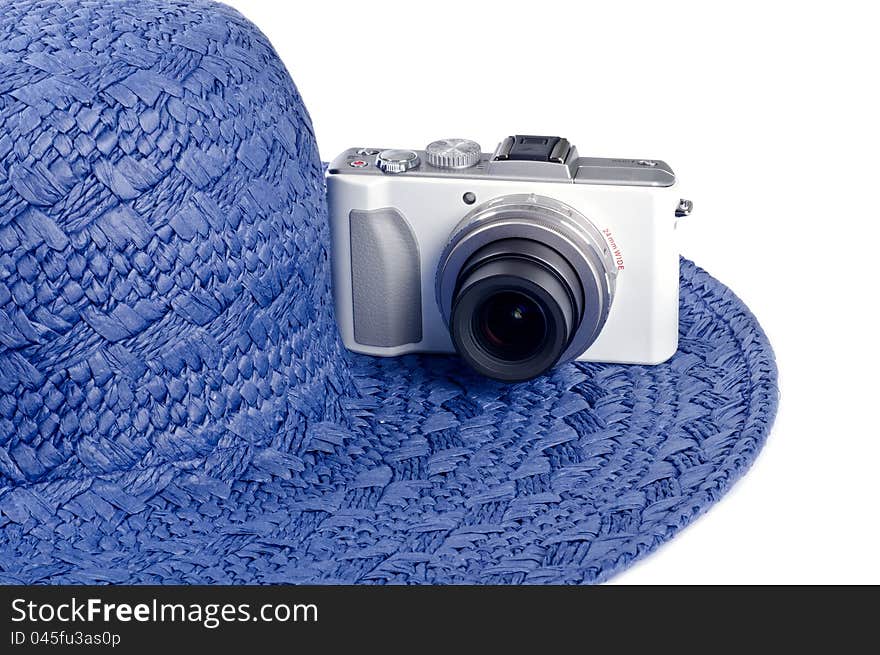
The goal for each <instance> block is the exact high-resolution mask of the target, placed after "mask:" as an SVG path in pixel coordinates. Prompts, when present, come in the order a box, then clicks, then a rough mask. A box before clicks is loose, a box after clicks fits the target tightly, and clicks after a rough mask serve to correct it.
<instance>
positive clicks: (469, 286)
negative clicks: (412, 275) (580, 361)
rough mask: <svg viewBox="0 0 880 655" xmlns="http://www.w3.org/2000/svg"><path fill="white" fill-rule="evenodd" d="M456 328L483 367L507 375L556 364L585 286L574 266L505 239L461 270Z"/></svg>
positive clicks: (515, 377) (528, 243)
mask: <svg viewBox="0 0 880 655" xmlns="http://www.w3.org/2000/svg"><path fill="white" fill-rule="evenodd" d="M456 286H457V288H456V291H455V295H454V299H453V303H452V313H451V320H450V331H451V334H452V339H453V342H454V343H455V347H456V349H457V350H458V352H459V354H460V355H461V356H462V357H463V358H464V359H465V361H466V362H467V363H468V364H469V365H470V366H471V367H472V368H474V369H475V370H476V371H478V372H479V373H482V374H483V375H486V376H488V377H491V378H495V379H498V380H505V381H521V380H528V379H531V378H533V377H536V376H538V375H541V374H542V373H544V372H546V371H547V370H548V369H550V368H552V367H553V366H554V365H555V364H556V363H557V362H558V361H559V359H560V357H561V355H562V353H563V352H565V350H566V348H567V347H568V345H569V344H570V342H571V338H572V336H573V334H574V333H575V331H576V330H577V327H578V324H579V323H580V320H581V318H582V315H583V306H584V292H583V289H582V287H581V284H580V281H579V279H578V275H577V274H576V272H575V271H574V269H573V268H572V267H571V265H570V264H569V263H568V262H567V261H566V260H565V258H564V257H562V256H561V255H560V254H559V253H558V252H556V251H555V250H554V249H553V248H550V247H548V246H546V245H544V244H542V243H538V242H537V241H532V240H529V239H516V238H513V239H501V240H499V241H495V242H492V243H489V244H488V245H486V246H484V247H482V248H481V249H479V250H478V251H477V252H475V253H474V254H473V255H472V256H471V257H470V258H469V259H468V260H467V262H466V263H465V265H464V266H463V267H462V268H461V271H460V273H459V276H458V283H457V285H456Z"/></svg>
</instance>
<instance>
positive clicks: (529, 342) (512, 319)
mask: <svg viewBox="0 0 880 655" xmlns="http://www.w3.org/2000/svg"><path fill="white" fill-rule="evenodd" d="M473 327H474V336H476V338H477V341H478V342H479V344H480V346H481V347H483V348H484V349H485V350H486V352H488V353H489V354H490V355H492V356H493V357H497V358H498V359H501V360H505V361H508V362H517V361H522V360H525V359H528V358H529V357H531V356H533V355H534V354H535V353H536V352H537V351H538V350H539V349H540V348H541V346H542V345H543V344H544V342H545V340H546V338H547V318H546V316H545V315H544V312H543V310H542V309H541V306H540V305H539V304H538V303H537V302H535V301H534V300H533V299H531V298H529V297H528V296H527V295H525V294H523V293H520V292H517V291H499V292H498V293H495V294H493V295H491V296H489V297H488V298H487V299H486V300H485V301H484V302H483V304H482V306H481V307H479V308H478V309H477V311H476V312H475V313H474V326H473Z"/></svg>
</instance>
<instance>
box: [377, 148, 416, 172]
mask: <svg viewBox="0 0 880 655" xmlns="http://www.w3.org/2000/svg"><path fill="white" fill-rule="evenodd" d="M418 165H419V155H418V154H417V153H416V152H415V151H413V150H383V151H382V152H380V153H379V155H378V156H377V157H376V166H377V167H378V168H379V170H380V171H382V172H383V173H405V172H406V171H408V170H410V169H411V168H415V167H416V166H418Z"/></svg>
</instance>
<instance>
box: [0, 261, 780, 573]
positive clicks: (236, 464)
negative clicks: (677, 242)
mask: <svg viewBox="0 0 880 655" xmlns="http://www.w3.org/2000/svg"><path fill="white" fill-rule="evenodd" d="M329 342H334V343H335V339H330V340H329ZM329 342H328V343H329ZM334 348H335V350H334V353H335V355H334V358H333V359H332V360H327V361H325V362H324V363H323V364H322V367H324V368H325V369H326V368H327V367H329V368H336V369H339V370H340V371H341V370H344V371H345V375H344V376H342V377H344V378H345V380H346V383H345V384H342V383H339V382H329V381H330V380H333V379H341V378H340V376H339V375H336V376H325V377H324V378H321V376H319V375H317V373H316V377H315V379H323V380H324V384H323V385H321V384H316V385H315V386H314V387H313V388H311V389H309V390H308V391H307V390H306V388H305V387H301V388H300V389H299V390H298V391H297V392H296V394H295V397H291V399H290V402H291V403H294V404H296V403H302V404H307V403H310V402H317V403H324V404H325V406H327V407H331V408H332V409H331V410H330V411H328V412H325V413H324V415H323V416H322V417H321V420H317V421H300V422H298V423H296V424H293V425H288V426H286V427H285V428H284V429H281V430H279V433H278V434H277V435H274V437H269V438H268V441H267V442H266V443H265V444H263V445H262V446H260V447H258V446H257V445H256V443H257V442H258V441H259V435H256V436H254V437H253V439H252V442H251V443H249V444H238V445H228V448H227V449H226V451H225V452H222V453H218V452H215V453H213V454H212V455H211V457H214V458H215V459H218V458H219V459H222V458H225V461H223V462H222V463H221V462H219V461H218V462H216V466H215V467H214V468H213V469H211V468H210V467H207V468H206V467H201V468H198V470H197V469H196V467H192V470H190V471H189V472H188V471H187V470H186V468H187V467H186V466H184V465H180V466H179V467H178V469H179V470H178V471H177V475H176V477H175V478H174V481H169V479H168V478H167V476H163V475H159V474H155V473H154V474H152V477H150V475H146V476H145V474H144V473H143V472H142V471H140V472H138V471H128V472H124V473H120V474H119V475H118V476H117V479H115V480H114V488H122V487H124V488H127V489H132V490H133V493H132V495H131V496H130V497H128V498H122V497H119V498H115V499H114V498H112V497H110V498H108V497H107V495H106V494H102V493H101V491H100V490H101V489H102V488H103V489H106V488H109V487H108V476H101V477H100V478H99V477H97V476H96V477H95V478H94V479H93V480H91V481H85V480H82V479H81V478H80V479H76V480H63V479H59V480H54V481H52V482H48V483H41V484H35V485H32V486H30V487H16V488H14V489H7V490H6V493H5V494H4V495H3V499H2V501H3V502H2V505H3V507H2V509H3V510H4V514H3V515H0V516H2V518H0V521H2V523H5V525H3V526H2V527H0V535H2V545H0V571H2V572H0V580H2V581H3V582H6V583H34V582H49V583H207V584H212V583H231V584H239V583H250V584H253V583H328V584H334V583H377V584H382V583H450V584H457V583H475V584H484V583H485V584H499V583H500V584H505V583H514V584H516V583H594V582H600V581H603V580H605V579H607V578H608V577H609V576H611V575H612V574H614V573H615V572H617V571H619V570H621V569H622V568H624V567H626V566H627V565H628V564H630V563H632V562H633V561H635V560H636V559H638V558H640V557H642V556H644V555H646V554H647V553H649V552H651V551H652V550H653V549H655V548H656V547H657V546H659V545H660V544H662V543H663V542H665V541H667V540H669V539H670V538H671V537H672V536H674V535H675V534H676V533H677V532H678V531H679V530H680V529H681V528H683V527H684V526H686V525H687V524H688V523H690V522H691V521H692V520H693V519H694V518H695V517H697V516H698V515H699V514H701V513H702V512H704V511H705V510H706V509H707V508H708V507H709V506H711V505H712V504H713V503H714V502H715V501H717V500H718V499H719V498H720V497H721V496H722V495H723V494H724V493H725V491H727V490H728V489H729V488H730V486H731V484H732V483H733V482H734V481H735V480H736V479H737V478H739V477H740V475H742V473H743V472H744V471H745V470H746V469H747V468H748V467H749V466H750V464H751V463H752V461H753V460H754V458H755V457H756V455H757V453H758V451H759V450H760V448H761V446H762V444H763V443H764V441H765V439H766V437H767V433H768V431H769V429H770V426H771V424H772V421H773V418H774V416H775V411H776V404H777V386H776V368H775V363H774V358H773V352H772V349H771V348H770V345H769V343H768V341H767V338H766V337H765V335H764V333H763V331H762V330H761V328H760V326H759V325H758V323H757V322H756V320H755V318H754V316H752V314H751V313H750V312H749V310H748V309H747V308H746V307H745V306H744V305H743V303H742V302H741V301H740V300H739V299H738V298H737V297H736V296H735V295H734V294H733V293H732V292H731V291H730V290H729V289H727V288H726V287H725V286H723V285H722V284H720V283H719V282H717V281H716V280H715V279H713V278H712V277H711V276H709V275H708V274H707V273H706V272H704V271H703V270H701V269H700V268H698V267H696V266H695V265H694V264H692V263H691V262H689V261H686V260H683V261H682V266H681V319H680V345H679V350H678V352H677V353H676V354H675V355H674V356H673V357H672V359H671V360H669V361H668V362H666V363H664V364H661V365H658V366H624V365H613V364H588V363H574V364H568V365H565V366H561V367H558V368H557V369H555V370H554V371H552V373H551V374H549V375H547V376H544V377H541V378H539V379H536V380H533V381H530V382H525V383H520V384H504V383H500V382H494V381H492V380H488V379H485V378H482V377H480V376H478V375H476V374H474V373H472V372H470V371H469V370H468V369H467V368H466V367H464V366H462V364H461V362H460V361H459V360H458V359H457V358H455V357H441V356H410V357H404V358H371V357H366V356H355V355H351V354H348V353H345V352H343V351H341V350H339V349H338V348H336V347H335V346H334ZM334 385H335V386H339V387H343V388H341V389H336V388H334ZM340 391H341V392H340ZM316 394H318V395H321V394H323V396H322V397H321V398H316ZM330 396H333V398H330V401H329V402H328V397H330ZM212 470H213V473H210V474H209V473H207V471H212ZM102 485H103V487H102ZM90 487H91V490H90V491H88V492H87V493H83V492H82V491H81V490H82V489H89V488H90ZM65 490H67V491H68V492H69V493H65ZM65 499H66V500H65ZM15 507H17V508H18V509H14V508H15ZM10 508H13V509H12V510H11V511H10Z"/></svg>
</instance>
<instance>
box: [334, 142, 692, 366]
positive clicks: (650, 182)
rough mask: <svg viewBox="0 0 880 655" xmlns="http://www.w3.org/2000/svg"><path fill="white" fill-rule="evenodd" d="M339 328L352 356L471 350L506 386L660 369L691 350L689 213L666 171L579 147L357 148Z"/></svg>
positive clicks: (350, 159)
mask: <svg viewBox="0 0 880 655" xmlns="http://www.w3.org/2000/svg"><path fill="white" fill-rule="evenodd" d="M327 193H328V202H329V212H330V214H329V217H330V227H331V238H332V242H331V248H332V250H331V257H332V268H333V286H334V300H335V309H336V318H337V323H338V326H339V331H340V333H341V336H342V339H343V342H344V344H345V346H346V347H347V348H349V349H350V350H353V351H356V352H360V353H366V354H369V355H376V356H397V355H403V354H406V353H415V352H419V353H451V352H455V351H458V352H459V353H460V354H461V355H462V356H463V357H464V358H465V360H466V361H467V362H468V363H469V364H470V365H471V366H472V367H474V368H475V369H477V370H478V371H480V372H482V373H484V374H486V375H488V376H490V377H494V378H497V379H502V380H510V381H515V380H521V379H528V378H530V377H534V376H535V375H539V374H541V373H543V372H545V371H546V370H548V369H549V368H550V367H552V366H553V365H555V364H557V363H559V362H564V361H571V360H575V359H577V360H583V361H595V362H618V363H633V364H657V363H660V362H663V361H665V360H667V359H668V358H669V357H671V356H672V355H673V353H674V352H675V351H676V349H677V347H678V291H679V254H678V249H677V247H676V242H675V238H674V236H675V235H674V230H675V224H676V218H677V217H679V218H680V217H681V216H683V215H686V214H687V213H689V211H690V207H691V205H690V203H689V201H685V200H680V198H679V192H678V185H677V184H676V179H675V175H674V173H673V172H672V170H671V169H670V167H669V166H668V165H667V164H666V163H664V162H662V161H658V160H634V159H601V158H590V157H580V156H579V155H578V153H577V150H576V148H575V147H574V146H573V145H571V144H570V143H569V142H568V141H567V140H566V139H563V138H559V137H547V136H524V135H516V136H512V137H507V138H506V139H505V140H504V141H502V142H501V143H500V144H499V146H498V148H497V149H496V150H495V152H493V153H484V152H481V149H480V147H479V146H478V145H477V144H476V143H474V142H472V141H465V140H461V139H444V140H440V141H436V142H433V143H431V144H429V146H427V148H426V149H425V150H393V149H392V150H385V149H380V148H350V149H348V150H346V151H345V152H343V153H342V154H340V155H339V156H338V157H337V158H336V159H335V160H334V161H333V162H332V163H331V165H330V166H329V168H328V172H327Z"/></svg>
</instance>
